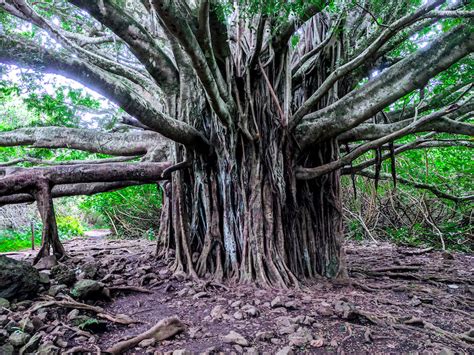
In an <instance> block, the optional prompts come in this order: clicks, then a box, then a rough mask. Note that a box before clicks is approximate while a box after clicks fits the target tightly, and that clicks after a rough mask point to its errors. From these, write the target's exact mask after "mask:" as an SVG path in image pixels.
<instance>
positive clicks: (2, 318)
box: [0, 315, 8, 327]
mask: <svg viewBox="0 0 474 355" xmlns="http://www.w3.org/2000/svg"><path fill="white" fill-rule="evenodd" d="M7 323H8V316H7V315H0V327H3V326H4V325H5V324H7Z"/></svg>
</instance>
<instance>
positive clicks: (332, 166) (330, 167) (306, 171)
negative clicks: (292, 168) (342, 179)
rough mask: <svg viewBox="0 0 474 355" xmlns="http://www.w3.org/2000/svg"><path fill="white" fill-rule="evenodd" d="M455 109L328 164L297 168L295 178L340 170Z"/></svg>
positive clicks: (369, 144)
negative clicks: (367, 153)
mask: <svg viewBox="0 0 474 355" xmlns="http://www.w3.org/2000/svg"><path fill="white" fill-rule="evenodd" d="M454 109H455V108H447V109H444V110H442V111H439V112H435V113H432V114H430V115H426V116H424V117H422V118H421V119H419V120H418V121H414V122H413V121H412V123H411V124H409V125H408V126H406V127H404V128H402V129H400V130H399V131H396V132H393V133H392V134H389V135H387V136H384V137H382V138H379V139H376V140H374V141H372V142H368V143H366V144H362V145H360V146H359V147H357V148H356V149H354V150H353V151H351V152H350V153H348V154H346V155H345V156H343V157H342V158H340V159H338V160H335V161H332V162H330V163H328V164H324V165H321V166H318V167H315V168H301V167H300V168H299V169H298V170H297V173H296V176H297V178H299V179H304V180H307V179H314V178H316V177H318V176H321V175H324V174H327V173H329V172H331V171H334V170H336V169H340V168H342V167H343V166H345V165H347V164H349V163H350V162H351V161H353V160H355V159H357V158H358V157H360V156H361V155H363V154H365V153H366V152H368V151H369V150H371V149H374V148H377V147H379V146H381V145H383V144H385V143H388V142H391V141H393V140H395V139H397V138H400V137H402V136H405V135H407V134H410V133H413V131H414V130H415V129H416V128H417V127H420V126H422V125H423V124H425V123H427V122H430V121H432V120H434V119H436V118H439V117H441V116H443V115H444V114H446V113H447V112H449V111H452V110H454Z"/></svg>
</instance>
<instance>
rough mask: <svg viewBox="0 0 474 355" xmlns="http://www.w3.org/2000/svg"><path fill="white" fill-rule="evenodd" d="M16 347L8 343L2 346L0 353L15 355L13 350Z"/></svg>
mask: <svg viewBox="0 0 474 355" xmlns="http://www.w3.org/2000/svg"><path fill="white" fill-rule="evenodd" d="M14 351H15V349H14V348H13V345H11V344H9V343H6V344H3V345H1V346H0V354H2V355H13V352H14Z"/></svg>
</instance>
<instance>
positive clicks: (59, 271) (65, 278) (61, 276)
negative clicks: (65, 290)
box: [51, 264, 76, 286]
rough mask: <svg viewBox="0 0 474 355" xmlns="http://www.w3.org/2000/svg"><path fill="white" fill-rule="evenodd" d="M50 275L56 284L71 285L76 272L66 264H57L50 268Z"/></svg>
mask: <svg viewBox="0 0 474 355" xmlns="http://www.w3.org/2000/svg"><path fill="white" fill-rule="evenodd" d="M51 277H52V278H53V279H55V280H56V282H57V283H58V284H65V285H68V286H71V285H72V284H73V283H74V282H75V281H76V273H75V272H74V270H73V269H71V268H69V267H68V266H67V265H64V264H59V265H56V266H55V267H53V268H52V269H51Z"/></svg>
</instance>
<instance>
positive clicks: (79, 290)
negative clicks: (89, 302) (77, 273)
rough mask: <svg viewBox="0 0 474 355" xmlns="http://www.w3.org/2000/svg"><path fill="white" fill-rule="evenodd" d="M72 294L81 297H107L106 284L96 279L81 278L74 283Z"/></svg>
mask: <svg viewBox="0 0 474 355" xmlns="http://www.w3.org/2000/svg"><path fill="white" fill-rule="evenodd" d="M71 294H72V295H73V296H74V297H76V298H79V299H83V300H86V299H100V298H107V297H106V293H105V290H104V284H103V283H102V282H99V281H95V280H88V279H84V280H79V281H77V282H76V283H75V284H74V287H73V289H72V290H71Z"/></svg>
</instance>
